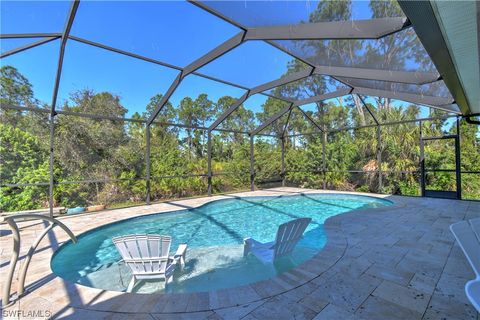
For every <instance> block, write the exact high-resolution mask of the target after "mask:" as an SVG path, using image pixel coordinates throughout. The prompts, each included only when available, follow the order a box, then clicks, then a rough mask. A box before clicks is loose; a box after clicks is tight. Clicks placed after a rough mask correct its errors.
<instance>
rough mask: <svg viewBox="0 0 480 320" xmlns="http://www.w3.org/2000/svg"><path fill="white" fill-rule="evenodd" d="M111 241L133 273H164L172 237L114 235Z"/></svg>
mask: <svg viewBox="0 0 480 320" xmlns="http://www.w3.org/2000/svg"><path fill="white" fill-rule="evenodd" d="M112 241H113V243H114V244H115V246H116V247H117V250H118V251H119V252H120V255H121V256H122V258H123V261H124V262H125V264H126V265H127V266H128V267H130V269H132V272H133V273H134V274H161V273H165V269H166V267H167V264H168V259H169V253H170V245H171V243H172V238H171V237H169V236H162V235H156V234H132V235H127V236H121V237H116V238H113V239H112Z"/></svg>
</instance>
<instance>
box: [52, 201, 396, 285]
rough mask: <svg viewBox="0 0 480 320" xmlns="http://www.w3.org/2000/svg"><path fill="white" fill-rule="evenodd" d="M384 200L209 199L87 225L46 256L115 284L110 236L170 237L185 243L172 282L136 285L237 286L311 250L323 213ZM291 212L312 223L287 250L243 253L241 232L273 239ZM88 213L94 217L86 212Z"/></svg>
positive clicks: (320, 237)
mask: <svg viewBox="0 0 480 320" xmlns="http://www.w3.org/2000/svg"><path fill="white" fill-rule="evenodd" d="M391 204H392V202H390V201H388V200H383V199H378V198H373V197H365V196H355V195H344V194H302V195H293V196H282V197H245V198H233V199H227V200H218V201H214V202H210V203H208V204H206V205H203V206H201V207H199V208H195V209H189V210H180V211H175V212H171V213H161V214H152V215H147V216H142V217H138V218H131V219H128V220H123V221H120V222H117V223H113V224H109V225H106V226H103V227H100V228H96V229H93V230H91V231H89V232H87V233H85V234H83V235H81V236H80V237H79V239H78V240H79V241H78V243H77V244H72V243H70V242H69V243H67V244H65V245H64V246H62V247H61V248H60V249H59V250H58V251H57V252H56V253H55V255H54V257H53V258H52V261H51V266H52V269H53V271H54V272H55V273H56V274H57V275H59V276H60V277H62V278H64V279H66V280H69V281H72V282H77V283H79V284H83V285H86V286H90V287H95V288H102V289H107V290H116V291H123V290H125V288H126V286H127V285H128V282H129V280H130V272H129V270H128V268H127V267H125V266H124V265H123V264H121V263H118V261H119V260H120V255H119V254H118V252H117V251H116V248H115V246H114V245H113V243H112V240H111V239H112V238H113V237H116V236H120V235H126V234H133V233H150V234H164V235H170V236H172V237H173V245H172V248H171V250H172V253H173V252H174V251H175V250H176V248H177V246H178V245H179V244H180V243H187V244H188V251H187V259H186V260H187V262H186V266H185V268H184V269H183V270H180V269H179V268H177V271H176V273H175V275H174V281H173V283H170V284H168V285H167V286H166V287H164V286H163V284H160V283H158V282H155V281H152V282H145V283H140V284H139V285H138V286H137V287H136V291H137V292H140V293H150V292H201V291H210V290H215V289H220V288H229V287H234V286H239V285H244V284H248V283H252V282H256V281H260V280H264V279H268V278H270V277H272V276H275V275H278V274H280V273H282V272H285V271H287V270H289V269H291V268H293V267H295V266H297V265H299V264H301V263H302V262H304V261H306V260H308V259H310V258H311V257H313V256H314V255H315V254H316V253H317V252H318V251H319V250H321V248H323V247H324V245H325V244H326V241H327V239H326V235H325V232H324V228H323V224H324V222H325V220H326V219H327V218H329V217H331V216H334V215H337V214H340V213H344V212H348V211H351V210H355V209H365V208H376V207H383V206H389V205H391ZM299 217H310V218H312V222H311V223H310V225H309V226H308V228H307V230H306V231H305V234H304V237H303V239H302V240H301V241H300V242H299V244H298V245H297V247H296V248H295V251H294V252H293V253H292V254H291V256H289V257H286V258H282V259H281V260H279V261H277V262H276V263H275V264H273V265H264V264H262V263H261V262H259V261H258V260H257V259H256V258H255V257H254V256H251V255H249V256H247V257H243V245H242V244H243V239H244V238H246V237H253V238H254V239H256V240H258V241H261V242H267V241H273V240H274V238H275V234H276V231H277V229H278V226H279V225H280V224H282V223H284V222H287V221H290V220H293V219H295V218H299ZM91 218H92V219H94V218H95V217H94V216H93V217H91Z"/></svg>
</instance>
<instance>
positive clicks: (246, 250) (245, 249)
mask: <svg viewBox="0 0 480 320" xmlns="http://www.w3.org/2000/svg"><path fill="white" fill-rule="evenodd" d="M249 240H250V238H246V239H243V256H244V257H246V256H247V255H248V253H249V252H250V249H251V247H252V246H251V243H250V241H249Z"/></svg>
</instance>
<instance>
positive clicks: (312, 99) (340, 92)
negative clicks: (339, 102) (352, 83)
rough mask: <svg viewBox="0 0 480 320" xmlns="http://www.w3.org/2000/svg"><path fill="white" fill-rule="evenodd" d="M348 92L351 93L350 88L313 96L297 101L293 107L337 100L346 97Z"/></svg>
mask: <svg viewBox="0 0 480 320" xmlns="http://www.w3.org/2000/svg"><path fill="white" fill-rule="evenodd" d="M350 92H352V89H351V88H345V89H340V90H336V91H333V92H329V93H325V94H320V95H318V96H313V97H310V98H308V99H304V100H297V101H295V102H294V103H293V104H294V105H295V106H303V105H306V104H309V103H313V102H319V101H323V100H328V99H333V98H338V97H341V96H346V95H348V94H350Z"/></svg>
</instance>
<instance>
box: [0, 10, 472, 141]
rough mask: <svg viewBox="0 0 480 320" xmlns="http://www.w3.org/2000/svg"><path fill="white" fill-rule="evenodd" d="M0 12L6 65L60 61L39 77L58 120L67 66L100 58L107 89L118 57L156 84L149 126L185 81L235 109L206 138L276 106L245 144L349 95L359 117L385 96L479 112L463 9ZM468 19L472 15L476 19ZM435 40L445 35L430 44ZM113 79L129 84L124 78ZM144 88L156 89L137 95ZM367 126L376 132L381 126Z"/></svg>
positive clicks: (94, 75)
mask: <svg viewBox="0 0 480 320" xmlns="http://www.w3.org/2000/svg"><path fill="white" fill-rule="evenodd" d="M1 3H2V8H1V9H2V22H1V26H2V30H1V39H2V53H1V57H2V60H3V59H9V58H11V57H14V56H15V55H17V54H20V53H22V52H28V51H31V53H32V55H34V54H35V52H37V51H35V50H38V51H40V50H47V48H50V49H49V50H51V52H58V61H55V63H54V64H52V65H48V66H47V65H43V66H39V72H42V71H43V70H47V68H49V69H48V70H50V71H49V72H50V73H51V74H52V76H53V77H54V79H55V80H54V81H53V83H52V88H51V90H52V91H51V92H53V93H52V98H51V104H49V106H48V107H49V108H50V111H51V113H52V114H55V112H59V111H61V109H62V105H63V104H62V103H60V97H61V96H63V95H65V94H64V91H65V92H66V90H67V88H66V85H65V86H64V85H63V82H64V81H65V79H70V78H74V77H75V76H76V73H77V72H78V69H72V68H70V66H73V65H75V66H76V67H77V68H78V66H79V65H81V68H82V70H84V71H85V70H88V68H89V62H88V61H89V60H88V58H92V57H93V58H94V59H97V60H98V59H103V60H101V62H100V63H99V64H97V65H96V68H97V69H96V70H90V71H89V73H87V71H85V72H86V73H87V75H86V76H85V77H84V78H88V76H90V78H91V81H98V82H101V81H103V82H108V81H111V80H112V79H111V78H110V79H108V78H103V73H102V70H98V65H100V66H101V65H105V66H109V64H110V63H112V62H116V63H118V66H119V67H121V65H122V60H121V58H119V57H122V56H123V57H128V58H129V59H131V58H134V59H136V60H138V67H137V73H136V74H128V76H130V77H133V78H135V79H138V81H142V77H143V75H144V74H145V73H149V74H151V75H150V76H151V77H152V78H153V77H158V79H160V78H161V79H162V81H159V83H158V84H156V85H155V90H153V89H152V95H153V93H155V92H158V91H160V92H161V93H162V95H163V96H162V98H161V99H159V100H158V101H156V106H155V109H154V112H153V114H151V115H150V117H149V118H148V119H147V120H146V121H147V123H148V124H150V123H152V122H153V121H154V120H155V119H156V117H157V115H158V114H159V113H161V112H162V109H163V107H164V106H165V105H166V104H167V103H169V102H171V100H175V99H176V98H175V97H176V96H182V94H183V91H182V87H183V86H185V85H186V84H188V83H189V82H191V83H193V84H190V87H192V86H193V87H195V86H196V85H195V79H197V78H198V79H208V80H209V81H213V82H215V83H216V86H225V90H226V91H228V94H229V95H230V96H232V97H234V98H235V99H237V100H236V101H235V102H234V103H233V104H232V105H231V106H229V108H227V109H226V110H225V111H224V112H223V114H221V115H220V117H219V118H217V119H216V120H215V121H213V122H212V123H209V124H206V125H207V127H208V129H209V130H213V129H216V128H219V126H220V125H221V123H222V122H223V120H225V118H226V117H228V116H230V115H231V114H233V113H234V112H235V111H236V109H237V108H238V107H239V106H241V105H243V104H245V103H246V101H247V100H250V99H252V97H253V96H265V97H271V98H275V99H278V100H281V101H283V102H285V103H286V106H285V108H283V109H281V110H280V111H279V112H277V113H276V114H275V115H273V117H272V118H271V119H269V120H267V121H265V122H263V123H257V128H256V129H254V130H253V131H252V133H258V132H260V131H261V130H262V129H263V128H265V127H266V126H268V125H269V124H271V123H272V122H274V121H276V120H278V119H279V118H280V117H282V116H284V115H285V114H287V113H288V112H289V111H291V110H292V109H293V108H296V109H299V111H302V109H301V108H300V107H301V106H305V105H309V104H312V103H322V102H325V101H329V100H330V99H333V98H341V97H345V96H347V97H352V96H355V97H356V100H355V101H361V102H362V104H363V108H367V103H368V101H369V97H382V98H388V99H392V100H395V101H405V102H407V103H412V104H416V105H420V106H426V107H432V108H437V109H439V110H442V111H446V112H448V113H454V114H464V115H469V114H476V113H478V112H480V110H478V108H479V105H480V104H479V103H475V102H476V101H477V100H478V86H477V87H476V88H477V90H475V85H476V83H478V82H479V80H478V72H477V73H475V68H477V71H478V34H477V42H476V43H477V45H476V46H475V45H474V46H472V48H471V51H472V52H473V53H470V54H469V56H468V58H469V59H471V60H472V61H473V62H475V58H476V64H475V63H473V71H474V72H472V70H471V69H469V68H467V67H466V66H465V64H462V62H461V61H462V60H461V56H458V55H456V54H455V53H456V52H457V51H458V50H459V44H458V43H457V42H456V41H455V38H454V36H455V34H454V33H452V32H451V31H452V30H451V28H450V25H452V22H451V21H452V20H453V18H452V14H453V13H454V11H455V8H457V9H459V10H460V11H461V12H463V13H464V14H465V15H466V16H467V17H468V19H466V20H468V21H469V23H470V24H472V23H473V24H475V23H476V19H475V21H474V22H472V21H471V20H472V19H471V13H468V12H467V11H466V7H467V6H466V5H462V4H461V3H460V4H458V5H457V6H455V5H450V6H443V5H437V4H435V3H433V2H430V1H424V2H409V1H399V3H398V4H399V5H395V4H396V3H395V4H394V5H387V3H386V2H383V1H379V2H375V1H188V2H165V1H159V2H151V1H148V2H127V1H119V2H115V3H113V2H93V1H73V2H65V1H58V2H43V1H35V2H9V1H2V2H1ZM470 6H471V5H470ZM467 9H468V8H467ZM470 9H472V8H470ZM475 12H478V5H477V6H476V7H475V6H474V8H473V13H475ZM449 19H450V20H449ZM457 20H458V17H457ZM13 21H17V22H18V21H28V23H13ZM430 29H431V30H439V31H440V34H439V35H438V34H437V36H436V37H432V36H431V32H432V31H428V30H430ZM475 30H478V27H477V29H475ZM453 32H455V30H453ZM442 35H443V37H442ZM473 38H475V36H474V37H473ZM467 40H472V39H471V36H470V38H469V39H464V40H463V41H467ZM474 42H475V41H474ZM67 43H68V50H66V46H67ZM85 47H89V48H97V49H98V48H101V49H104V50H102V52H103V51H105V52H104V53H102V54H105V57H103V56H102V54H100V53H99V51H96V52H92V53H91V55H88V54H86V53H85V52H87V51H85V50H87V49H81V48H85ZM76 50H78V51H77V52H76ZM82 50H84V51H82ZM475 50H476V51H475ZM113 55H115V56H116V57H115V58H114V57H113ZM272 55H274V57H273V58H272ZM464 55H466V54H464ZM5 63H8V60H7V62H5ZM109 68H110V69H109V70H112V69H115V68H114V67H110V66H109ZM70 69H71V70H70ZM45 72H47V71H45ZM239 73H242V74H241V75H239ZM118 76H124V75H123V74H122V73H121V72H120V73H119V74H118ZM113 78H114V76H113ZM71 82H74V83H75V80H72V81H71ZM77 85H79V86H80V85H82V84H77ZM86 85H88V84H86ZM148 85H152V84H151V83H145V85H144V86H148ZM64 87H65V88H64ZM197 87H198V85H197ZM227 87H228V89H227ZM212 90H214V89H212ZM127 91H128V90H127ZM205 91H208V88H205ZM129 94H130V93H129ZM131 95H132V96H134V95H135V93H134V92H132V93H131ZM177 100H178V99H177ZM297 107H298V108H297ZM367 109H368V108H367ZM297 116H298V115H297ZM306 116H308V115H306ZM307 120H308V119H307ZM373 120H374V121H375V123H378V119H373Z"/></svg>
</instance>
